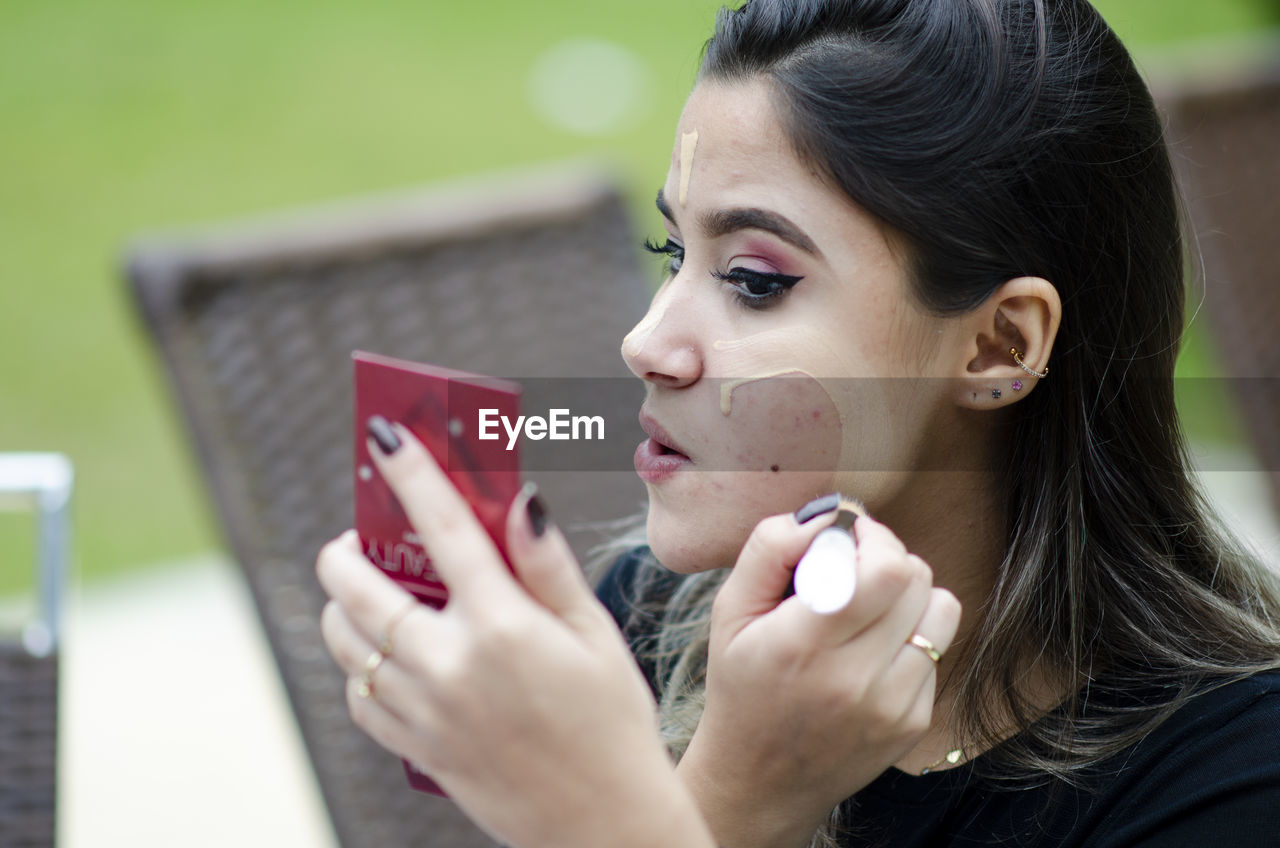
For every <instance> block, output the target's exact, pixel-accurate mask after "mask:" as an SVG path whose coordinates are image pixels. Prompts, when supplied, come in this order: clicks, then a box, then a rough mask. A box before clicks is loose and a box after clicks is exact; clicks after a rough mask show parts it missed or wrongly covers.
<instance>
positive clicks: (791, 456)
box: [724, 371, 844, 473]
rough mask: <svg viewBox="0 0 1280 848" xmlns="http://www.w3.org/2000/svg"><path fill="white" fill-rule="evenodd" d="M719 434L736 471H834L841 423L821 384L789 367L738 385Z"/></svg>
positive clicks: (837, 458)
mask: <svg viewBox="0 0 1280 848" xmlns="http://www.w3.org/2000/svg"><path fill="white" fill-rule="evenodd" d="M724 437H725V439H726V440H730V441H732V442H733V443H735V444H736V445H738V446H739V447H738V449H737V450H735V451H734V455H733V462H734V463H735V465H736V466H737V469H738V470H747V471H766V472H770V473H773V472H779V471H788V472H793V471H821V472H834V471H835V470H836V468H837V467H838V464H839V458H840V453H841V446H842V444H843V441H844V427H843V425H842V424H841V421H840V415H839V413H838V412H837V411H836V409H835V406H834V404H833V402H832V400H831V398H830V396H829V395H828V393H827V391H826V389H825V388H824V387H823V386H822V384H821V383H820V382H819V381H818V380H816V379H814V378H813V377H810V376H808V375H804V374H799V373H796V372H794V371H793V372H791V373H789V374H787V375H785V376H778V377H773V378H765V379H760V380H753V381H750V382H749V383H744V384H741V385H740V386H739V387H738V390H737V397H736V400H735V402H734V404H733V411H732V413H731V414H730V415H729V416H728V421H727V432H726V433H725V435H724Z"/></svg>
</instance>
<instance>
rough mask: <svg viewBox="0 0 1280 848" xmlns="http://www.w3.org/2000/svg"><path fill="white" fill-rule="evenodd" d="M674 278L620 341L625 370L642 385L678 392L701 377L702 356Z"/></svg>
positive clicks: (688, 305) (691, 312)
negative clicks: (641, 381)
mask: <svg viewBox="0 0 1280 848" xmlns="http://www.w3.org/2000/svg"><path fill="white" fill-rule="evenodd" d="M675 282H676V280H675V278H672V279H670V280H667V282H666V283H665V284H664V285H663V286H662V288H660V289H658V293H657V294H655V295H654V296H653V302H652V303H651V304H650V305H649V312H648V313H647V314H646V315H645V316H644V318H642V319H640V323H638V324H636V325H635V327H634V328H632V330H631V332H630V333H627V336H626V338H624V339H623V340H622V358H623V359H624V360H626V363H627V367H628V368H630V369H631V373H633V374H635V375H636V376H637V377H639V378H640V379H642V380H645V381H646V382H650V383H655V384H657V385H661V386H665V387H667V388H673V389H678V388H682V387H684V386H688V385H692V384H693V383H696V382H697V381H698V378H699V377H701V376H702V368H703V362H702V352H701V346H700V345H699V343H698V339H697V337H696V333H695V326H694V322H693V321H692V320H690V319H691V317H692V316H693V314H694V311H693V310H692V309H691V306H692V304H690V303H689V302H688V300H687V298H685V297H683V296H682V295H681V293H680V291H679V290H678V289H677V288H676V287H675V285H674V283H675Z"/></svg>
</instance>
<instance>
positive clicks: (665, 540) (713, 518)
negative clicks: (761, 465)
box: [646, 471, 834, 574]
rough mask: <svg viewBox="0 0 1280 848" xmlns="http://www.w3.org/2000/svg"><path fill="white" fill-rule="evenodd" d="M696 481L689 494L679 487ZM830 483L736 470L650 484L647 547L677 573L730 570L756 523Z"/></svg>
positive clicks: (819, 477)
mask: <svg viewBox="0 0 1280 848" xmlns="http://www.w3.org/2000/svg"><path fill="white" fill-rule="evenodd" d="M695 481H696V482H697V484H698V485H697V486H694V487H691V488H688V489H686V488H685V486H684V485H682V484H687V483H692V482H695ZM833 482H834V481H833V480H832V475H831V474H829V473H822V474H804V473H793V474H784V475H775V474H770V473H768V472H749V471H735V472H724V473H714V472H698V473H697V477H696V478H692V477H689V478H685V479H684V480H680V479H678V477H677V478H673V479H671V480H668V481H665V482H663V483H661V484H658V485H656V486H654V485H649V486H647V487H646V488H647V489H648V491H649V511H648V519H647V521H646V531H647V535H648V542H649V547H650V549H651V550H652V551H653V554H654V556H655V557H656V558H657V560H658V562H660V563H662V565H663V566H664V567H665V568H667V569H668V570H670V571H674V572H676V573H678V574H696V573H698V572H701V571H711V570H712V569H717V568H732V567H733V565H734V563H736V562H737V561H738V555H739V553H741V551H742V546H743V545H745V544H746V541H747V537H749V536H750V535H751V531H752V530H754V529H755V526H756V524H758V523H759V522H760V521H761V520H763V519H764V518H767V517H768V516H770V515H777V514H781V513H790V512H794V511H795V510H797V509H799V508H800V507H801V506H803V505H804V504H805V503H807V502H809V501H810V500H812V499H813V498H816V497H819V496H821V495H825V494H828V493H830V492H831V491H833V489H832V488H831V486H832V485H833Z"/></svg>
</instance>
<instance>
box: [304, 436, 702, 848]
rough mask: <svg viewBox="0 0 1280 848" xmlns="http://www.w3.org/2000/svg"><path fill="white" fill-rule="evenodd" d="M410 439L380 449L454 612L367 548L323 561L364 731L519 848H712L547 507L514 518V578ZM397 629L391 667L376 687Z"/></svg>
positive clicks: (327, 618) (524, 505) (341, 653)
mask: <svg viewBox="0 0 1280 848" xmlns="http://www.w3.org/2000/svg"><path fill="white" fill-rule="evenodd" d="M394 432H395V434H396V435H397V436H398V438H399V441H400V442H401V446H400V447H398V448H397V449H394V450H393V451H392V452H391V454H390V455H389V456H387V455H383V454H382V452H381V451H380V450H379V449H378V448H377V447H376V445H375V444H374V443H373V442H372V441H371V443H370V454H371V455H372V456H373V457H374V460H375V462H376V463H377V465H378V468H379V470H380V471H381V473H382V475H383V477H384V478H385V479H386V480H387V482H388V484H389V485H390V486H391V488H392V490H393V491H394V492H395V493H396V495H397V497H398V498H399V500H400V503H401V505H402V506H403V507H404V509H405V512H406V513H407V514H408V516H409V519H410V521H411V522H412V524H413V526H414V529H415V530H416V531H417V532H418V534H419V535H420V536H421V538H422V541H423V545H424V546H425V547H426V549H427V552H428V554H429V555H430V557H431V559H432V563H433V564H434V566H435V568H436V571H437V572H438V573H439V575H440V577H441V579H442V580H443V581H444V583H445V585H446V586H447V587H448V588H449V592H450V597H449V602H448V604H447V605H446V606H445V608H444V609H443V610H439V611H437V610H433V609H431V608H429V607H427V606H424V605H421V604H416V605H415V604H412V603H411V596H410V595H409V594H408V593H407V592H405V591H404V590H403V589H401V588H400V587H399V586H397V585H396V584H395V583H394V582H393V581H392V580H390V579H389V578H388V577H387V576H386V575H384V574H383V573H382V572H381V571H380V570H379V569H378V568H377V567H375V566H374V565H373V564H372V563H370V562H369V560H368V559H367V558H365V556H364V555H363V553H362V552H361V550H360V548H359V541H358V538H357V537H356V534H355V533H354V531H349V532H348V533H345V534H343V535H342V536H340V537H338V538H337V539H335V540H334V541H332V542H330V543H329V544H328V545H326V546H325V548H324V549H323V550H322V551H321V552H320V556H319V559H318V560H317V563H316V571H317V574H318V576H319V578H320V582H321V583H322V584H323V585H324V588H325V591H327V592H328V593H329V595H330V597H331V598H332V600H331V601H330V603H329V604H328V605H327V606H326V607H325V610H324V615H323V619H322V627H323V632H324V638H325V642H326V643H327V645H328V647H329V650H330V652H331V653H332V654H333V656H334V659H335V660H336V661H337V662H338V664H339V665H340V666H342V668H343V669H344V670H345V671H346V672H347V673H348V675H349V676H350V679H349V682H348V686H347V703H348V706H349V708H350V710H351V715H352V718H353V719H354V720H355V722H356V724H358V725H359V726H360V727H361V729H363V730H364V731H365V732H366V733H368V734H369V735H370V736H372V737H373V738H374V739H375V740H376V741H378V742H379V743H380V744H381V745H383V747H385V748H387V749H388V750H390V751H392V752H394V753H396V754H399V755H400V756H401V757H404V758H406V759H408V760H409V761H411V762H413V763H415V764H416V765H418V766H419V767H420V768H421V769H422V770H423V771H425V772H426V773H427V774H429V775H431V777H432V778H433V779H434V780H436V781H437V782H438V783H439V784H440V785H441V786H442V787H443V788H444V789H445V790H446V791H447V792H448V793H449V795H450V797H451V798H452V799H453V800H454V801H455V802H457V804H458V805H459V806H460V807H461V808H462V809H463V810H464V811H465V812H467V813H468V815H470V816H471V817H472V818H473V819H474V820H475V821H476V822H477V823H478V824H479V825H480V826H481V827H483V828H484V829H485V830H486V831H488V832H489V833H490V834H491V835H492V836H494V837H495V838H497V839H499V840H502V841H505V842H507V843H509V844H512V845H518V846H544V845H545V846H553V845H554V846H557V848H563V846H575V845H583V846H587V845H590V846H599V845H630V844H636V845H658V844H662V845H690V846H705V845H709V844H711V842H710V835H709V832H708V831H707V829H706V826H705V824H704V823H703V822H702V820H701V818H700V817H699V815H698V813H697V809H696V807H695V806H694V804H693V801H692V798H691V797H690V796H689V794H688V792H687V790H686V789H685V788H684V786H683V784H682V783H681V782H680V780H679V779H678V778H677V777H676V776H675V774H674V771H673V769H672V767H671V763H670V760H669V759H668V757H667V754H666V751H665V749H664V747H663V746H662V743H661V741H660V739H659V737H658V734H657V731H656V727H655V722H654V714H653V703H652V699H651V696H650V695H649V690H648V687H647V685H646V684H645V682H644V680H643V679H642V677H641V675H640V673H639V671H638V669H637V668H636V665H635V663H634V661H633V660H632V657H631V654H630V652H629V651H628V649H627V646H626V644H625V643H624V641H623V639H622V637H621V635H620V634H619V633H618V631H617V628H616V626H615V625H614V623H613V620H612V618H611V617H610V616H609V614H608V612H607V611H606V610H605V609H604V608H603V607H602V606H601V605H600V604H599V603H598V602H597V601H596V599H595V597H594V596H593V595H592V593H591V591H590V589H589V588H588V586H587V585H586V581H585V580H584V579H583V577H582V574H581V572H580V570H579V569H578V567H577V563H576V562H575V561H574V558H573V554H572V552H571V551H570V549H569V547H568V544H567V543H566V541H565V539H564V537H563V535H562V534H561V533H560V532H559V530H558V529H557V528H555V527H554V526H546V525H545V523H543V522H539V524H542V527H541V528H535V525H534V523H533V522H532V521H531V516H532V515H537V513H538V511H539V509H540V506H541V504H540V502H539V503H537V504H535V505H534V506H533V508H532V510H531V509H530V498H531V495H530V493H525V494H523V495H522V496H521V497H519V498H517V499H516V502H515V504H514V505H513V508H512V510H511V512H510V514H509V515H508V520H507V534H508V544H509V552H510V555H511V559H512V566H513V567H514V569H515V572H516V573H515V576H514V577H513V576H512V574H511V572H510V571H509V570H508V569H507V566H506V564H505V563H504V562H503V559H502V557H501V555H500V554H499V553H498V551H497V550H496V549H495V547H494V545H493V544H492V541H491V540H490V539H489V537H488V535H487V534H486V533H485V531H484V529H483V528H482V527H481V526H480V524H479V522H478V521H477V520H476V518H475V516H474V514H473V513H472V511H471V508H470V506H469V505H468V504H467V503H466V502H465V501H464V500H463V498H462V497H461V495H459V493H458V492H457V490H456V489H455V488H454V487H453V486H452V485H451V484H450V483H449V481H448V478H446V477H445V475H444V474H443V472H442V471H441V470H440V468H439V466H438V465H437V464H436V463H435V461H434V460H433V459H432V457H431V456H430V455H429V454H428V453H427V451H426V450H425V449H424V448H423V447H422V445H421V444H420V443H419V442H418V441H417V440H416V439H415V438H414V437H413V436H412V435H411V434H410V433H409V432H408V431H407V430H405V429H403V428H401V427H396V428H395V431H394ZM539 529H542V532H541V533H539ZM388 626H391V627H392V630H393V632H392V633H391V634H390V639H391V642H390V645H391V647H390V651H389V655H388V656H386V658H385V659H384V660H383V661H382V662H381V664H380V665H377V667H376V670H375V671H374V673H373V675H372V682H371V685H369V686H367V687H362V686H361V680H360V678H361V675H362V674H363V673H365V671H366V662H367V661H369V660H370V658H371V657H373V656H374V655H375V654H376V653H377V651H378V645H379V644H380V643H381V642H382V640H383V638H384V637H386V636H387V635H388V634H386V633H384V632H383V628H385V627H388ZM388 767H391V764H390V763H388ZM632 840H634V841H632Z"/></svg>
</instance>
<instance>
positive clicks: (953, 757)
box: [920, 748, 964, 777]
mask: <svg viewBox="0 0 1280 848" xmlns="http://www.w3.org/2000/svg"><path fill="white" fill-rule="evenodd" d="M963 756H964V749H963V748H953V749H952V750H950V751H948V752H947V753H945V754H943V755H942V758H941V759H939V760H938V761H937V762H936V763H930V764H929V765H927V766H925V767H924V768H922V769H921V770H920V776H921V777H924V776H925V775H926V774H928V773H929V772H931V771H933V770H934V769H936V768H937V767H938V766H940V765H942V764H943V763H946V764H948V765H952V766H953V765H955V764H956V763H958V762H960V758H961V757H963Z"/></svg>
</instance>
